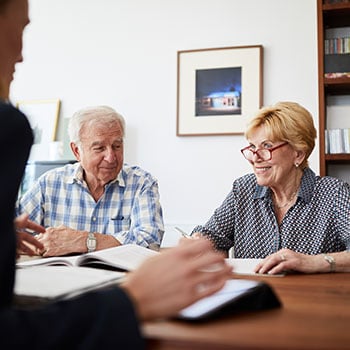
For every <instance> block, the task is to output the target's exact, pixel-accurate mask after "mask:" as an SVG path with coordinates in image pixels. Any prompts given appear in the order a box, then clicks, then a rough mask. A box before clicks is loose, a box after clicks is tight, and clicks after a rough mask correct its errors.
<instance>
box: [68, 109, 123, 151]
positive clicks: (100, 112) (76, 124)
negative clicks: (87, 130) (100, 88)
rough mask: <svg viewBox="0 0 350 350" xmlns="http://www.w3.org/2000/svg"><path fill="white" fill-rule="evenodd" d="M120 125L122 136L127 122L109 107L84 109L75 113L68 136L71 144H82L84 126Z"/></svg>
mask: <svg viewBox="0 0 350 350" xmlns="http://www.w3.org/2000/svg"><path fill="white" fill-rule="evenodd" d="M115 123H119V124H120V126H121V128H122V135H123V137H124V135H125V120H124V118H123V116H122V115H121V114H119V113H117V112H116V111H115V110H114V109H113V108H111V107H108V106H94V107H86V108H82V109H80V110H79V111H77V112H75V113H74V114H73V116H72V117H71V118H70V120H69V124H68V136H69V140H70V142H74V143H76V144H77V143H80V141H81V140H80V136H81V135H80V132H81V130H82V128H83V127H84V126H88V127H91V126H93V125H107V126H109V125H110V126H112V125H114V124H115Z"/></svg>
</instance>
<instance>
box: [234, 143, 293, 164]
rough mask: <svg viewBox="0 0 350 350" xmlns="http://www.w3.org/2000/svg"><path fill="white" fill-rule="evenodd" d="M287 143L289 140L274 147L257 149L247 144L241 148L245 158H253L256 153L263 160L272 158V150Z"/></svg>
mask: <svg viewBox="0 0 350 350" xmlns="http://www.w3.org/2000/svg"><path fill="white" fill-rule="evenodd" d="M285 145H288V142H284V143H281V144H280V145H278V146H275V147H272V148H263V149H257V150H256V151H254V150H253V149H252V148H251V147H252V146H247V147H245V148H242V149H241V153H242V154H243V156H244V158H245V159H247V160H249V161H252V160H253V157H254V155H257V156H258V157H259V158H260V159H261V160H270V159H271V158H272V152H273V151H275V150H276V149H278V148H281V147H283V146H285Z"/></svg>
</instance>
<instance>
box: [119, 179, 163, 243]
mask: <svg viewBox="0 0 350 350" xmlns="http://www.w3.org/2000/svg"><path fill="white" fill-rule="evenodd" d="M125 192H127V193H126V194H125V196H124V197H127V198H124V200H123V211H124V212H128V211H130V217H127V215H126V216H120V217H119V218H116V219H119V220H121V221H123V220H124V221H126V222H125V225H126V227H127V226H129V229H128V230H124V231H121V232H116V233H113V236H114V237H115V238H116V239H117V240H118V241H120V242H121V243H122V244H130V243H132V244H135V243H136V244H138V245H141V246H144V247H149V248H151V249H155V250H157V249H159V247H160V244H161V241H162V238H163V234H164V224H163V216H162V208H161V205H160V200H159V191H158V183H157V181H156V180H154V179H152V180H149V179H146V180H145V181H143V182H142V184H141V185H140V184H139V183H137V184H136V183H133V184H132V185H131V186H130V185H128V186H127V189H126V190H125ZM128 198H132V205H131V207H130V208H129V205H128V202H129V200H128Z"/></svg>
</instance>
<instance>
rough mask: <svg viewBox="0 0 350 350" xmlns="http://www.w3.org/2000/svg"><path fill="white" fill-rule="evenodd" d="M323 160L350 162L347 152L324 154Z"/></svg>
mask: <svg viewBox="0 0 350 350" xmlns="http://www.w3.org/2000/svg"><path fill="white" fill-rule="evenodd" d="M325 160H326V161H327V162H329V163H348V162H350V154H349V153H339V154H326V155H325Z"/></svg>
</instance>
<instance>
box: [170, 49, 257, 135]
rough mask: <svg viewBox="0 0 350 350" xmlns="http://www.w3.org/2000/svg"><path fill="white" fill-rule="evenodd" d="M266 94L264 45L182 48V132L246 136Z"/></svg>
mask: <svg viewBox="0 0 350 350" xmlns="http://www.w3.org/2000/svg"><path fill="white" fill-rule="evenodd" d="M262 96H263V46H262V45H252V46H236V47H222V48H208V49H197V50H183V51H178V52H177V121H176V135H177V136H206V135H237V134H243V133H244V130H245V127H246V124H247V121H248V119H249V118H250V117H252V116H253V115H254V114H255V113H256V112H257V111H258V109H259V108H261V106H262Z"/></svg>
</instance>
